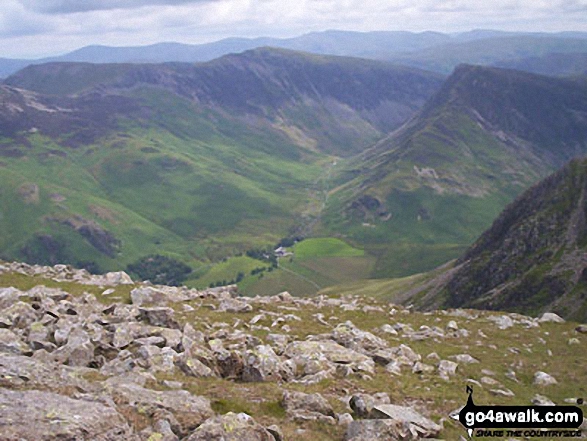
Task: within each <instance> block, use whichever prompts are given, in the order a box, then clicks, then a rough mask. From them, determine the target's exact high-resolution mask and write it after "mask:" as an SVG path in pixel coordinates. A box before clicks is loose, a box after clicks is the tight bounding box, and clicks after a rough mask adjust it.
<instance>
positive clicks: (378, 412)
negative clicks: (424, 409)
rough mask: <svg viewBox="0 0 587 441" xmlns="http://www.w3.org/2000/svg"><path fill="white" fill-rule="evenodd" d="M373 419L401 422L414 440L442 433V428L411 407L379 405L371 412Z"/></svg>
mask: <svg viewBox="0 0 587 441" xmlns="http://www.w3.org/2000/svg"><path fill="white" fill-rule="evenodd" d="M371 417H372V418H373V419H390V420H393V421H397V422H399V423H400V424H401V425H402V426H404V427H405V426H406V425H407V426H408V428H409V432H410V433H411V435H412V436H413V437H414V439H418V437H420V438H432V437H435V436H436V435H438V434H439V433H440V431H441V430H442V426H440V425H438V424H436V423H435V422H434V421H432V420H430V419H428V418H426V417H424V416H422V415H420V414H419V413H418V412H416V411H415V410H413V409H411V408H409V407H403V406H396V405H394V404H379V405H376V406H374V407H373V410H372V411H371Z"/></svg>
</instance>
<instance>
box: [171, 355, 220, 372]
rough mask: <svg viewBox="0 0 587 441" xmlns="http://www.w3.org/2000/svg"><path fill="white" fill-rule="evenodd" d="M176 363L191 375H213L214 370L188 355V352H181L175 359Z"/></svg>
mask: <svg viewBox="0 0 587 441" xmlns="http://www.w3.org/2000/svg"><path fill="white" fill-rule="evenodd" d="M175 363H176V365H177V366H178V367H179V368H180V369H181V370H182V371H183V373H185V374H186V375H189V376H191V377H197V378H202V377H213V376H214V371H213V370H212V369H210V368H209V367H208V366H206V365H205V364H204V363H202V362H201V361H200V360H199V359H198V358H195V357H192V356H190V353H189V352H183V353H182V354H180V355H179V357H178V358H177V359H176V362H175Z"/></svg>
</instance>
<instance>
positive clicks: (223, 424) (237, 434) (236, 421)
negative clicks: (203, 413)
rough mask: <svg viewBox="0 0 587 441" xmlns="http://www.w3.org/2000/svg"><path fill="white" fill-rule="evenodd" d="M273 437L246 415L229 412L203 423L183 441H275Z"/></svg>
mask: <svg viewBox="0 0 587 441" xmlns="http://www.w3.org/2000/svg"><path fill="white" fill-rule="evenodd" d="M275 439H276V438H275V437H274V436H273V435H272V434H271V433H270V432H269V431H268V430H267V429H265V428H264V427H263V426H261V425H260V424H259V423H257V422H256V421H255V420H254V419H253V418H252V417H250V416H249V415H247V414H246V413H238V414H237V413H233V412H229V413H227V414H225V415H221V416H218V417H215V418H210V419H209V420H207V421H205V422H204V423H203V424H202V425H201V426H200V427H198V428H197V429H196V430H194V431H193V432H192V434H191V435H190V436H188V437H187V438H186V439H185V441H211V440H218V441H221V440H222V441H243V440H247V441H275Z"/></svg>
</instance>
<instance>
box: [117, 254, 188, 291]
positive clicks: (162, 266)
mask: <svg viewBox="0 0 587 441" xmlns="http://www.w3.org/2000/svg"><path fill="white" fill-rule="evenodd" d="M126 269H127V271H128V272H129V273H131V274H133V275H136V276H137V277H138V278H139V279H141V280H149V281H150V282H151V283H155V284H157V285H170V286H178V285H180V284H181V283H182V282H183V281H184V280H185V279H186V278H187V276H188V275H189V274H190V273H191V272H192V268H190V267H189V266H188V265H186V264H185V263H183V262H180V261H179V260H177V259H173V258H171V257H167V256H162V255H160V254H153V255H150V256H145V257H143V258H141V259H139V260H137V261H136V262H134V263H131V264H130V265H128V266H127V267H126Z"/></svg>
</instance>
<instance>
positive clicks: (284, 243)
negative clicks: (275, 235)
mask: <svg viewBox="0 0 587 441" xmlns="http://www.w3.org/2000/svg"><path fill="white" fill-rule="evenodd" d="M302 240H304V238H303V237H302V236H293V237H284V238H283V239H281V240H280V241H279V243H278V244H277V246H276V248H279V247H284V248H289V247H293V246H294V245H295V244H296V243H297V242H301V241H302Z"/></svg>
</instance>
